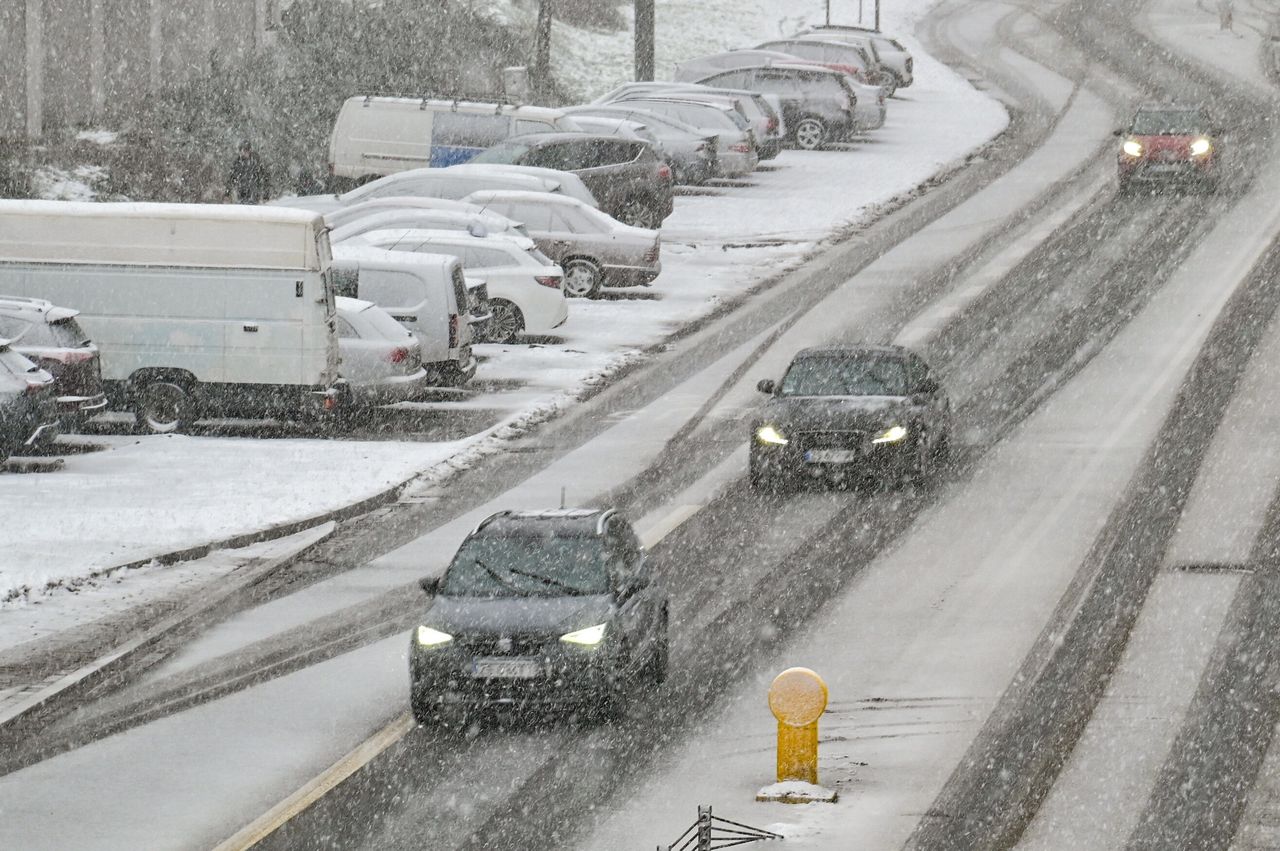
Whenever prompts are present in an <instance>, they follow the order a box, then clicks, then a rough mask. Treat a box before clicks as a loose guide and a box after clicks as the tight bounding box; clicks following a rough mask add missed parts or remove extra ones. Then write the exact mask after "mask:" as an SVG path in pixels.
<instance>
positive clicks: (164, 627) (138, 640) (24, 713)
mask: <svg viewBox="0 0 1280 851" xmlns="http://www.w3.org/2000/svg"><path fill="white" fill-rule="evenodd" d="M396 490H398V488H397V489H396ZM379 496H382V495H379ZM377 498H379V497H374V498H373V499H377ZM350 509H351V507H350V506H349V507H348V508H347V509H341V510H339V511H335V512H328V513H327V514H330V515H337V514H340V513H341V512H342V511H345V510H350ZM326 523H329V524H331V528H329V529H328V530H326V531H325V532H324V533H323V534H322V535H321V536H320V537H318V538H316V539H315V540H313V541H311V542H309V543H307V544H306V545H305V546H303V547H302V548H301V549H298V550H295V551H293V552H290V553H287V554H284V555H280V556H277V557H275V558H271V559H268V560H267V561H266V562H265V563H263V564H259V565H256V566H255V567H253V568H251V569H250V570H248V571H246V572H245V573H244V574H243V575H241V576H239V577H236V579H235V580H234V581H233V582H231V583H229V584H228V585H227V586H226V587H224V588H222V589H220V591H219V592H218V593H217V594H215V595H212V596H209V597H205V598H203V599H201V600H199V601H198V602H196V603H193V604H191V605H188V606H186V607H184V608H183V609H182V610H181V611H179V612H178V613H176V614H174V615H170V616H169V617H167V618H164V619H163V620H161V621H160V622H158V623H156V624H155V625H154V626H152V627H151V628H149V629H147V630H146V631H145V632H144V633H143V634H142V635H140V636H137V637H135V638H132V639H130V640H128V641H126V642H125V643H123V644H121V645H118V646H117V647H115V648H113V649H112V650H111V651H109V652H107V653H105V654H103V655H102V656H99V657H98V658H97V659H95V660H93V661H92V662H90V663H88V664H87V665H83V666H81V667H80V668H78V669H76V670H74V671H72V672H71V673H69V674H67V675H65V676H63V677H60V678H59V679H57V680H55V681H54V682H52V683H50V684H48V685H47V686H45V687H44V688H42V689H40V690H38V691H37V692H35V693H34V694H32V695H30V696H29V697H27V698H26V699H24V700H21V701H19V702H17V703H16V704H14V705H12V706H10V707H7V708H5V709H4V710H0V741H3V740H5V739H10V738H16V737H17V736H20V735H21V734H22V733H23V732H24V728H26V727H28V726H33V725H35V724H38V723H40V722H41V721H42V720H45V716H46V715H47V714H48V713H49V711H50V710H51V708H52V707H56V705H57V704H58V703H59V702H66V701H71V702H74V701H76V700H78V699H79V698H80V697H81V696H83V695H85V694H86V693H88V692H90V691H91V690H92V689H94V688H95V687H97V686H98V685H99V684H100V683H102V682H103V681H104V680H106V679H107V678H109V677H111V676H113V675H117V674H119V673H120V672H121V670H122V669H123V668H125V667H126V666H127V665H130V664H133V663H134V662H135V661H139V662H145V661H146V660H145V659H143V658H142V657H143V655H144V654H147V653H151V654H152V655H153V656H155V657H156V658H154V659H153V660H151V661H152V662H153V663H154V662H158V661H160V660H161V658H163V656H164V655H165V654H164V650H163V647H162V645H163V643H164V642H165V640H166V639H169V638H172V637H175V636H178V635H181V634H183V633H184V632H185V631H186V628H187V627H189V626H190V625H191V624H192V623H194V622H196V621H197V620H198V619H199V618H201V617H202V616H204V615H208V614H209V613H211V612H213V611H214V610H216V609H217V608H218V607H219V606H221V605H223V604H224V603H226V602H227V601H229V600H231V599H234V598H235V597H236V596H237V595H239V594H240V593H242V592H243V591H245V590H246V589H248V588H250V587H252V586H253V585H255V584H257V583H258V582H261V581H262V580H263V579H266V578H267V577H268V576H270V575H271V574H272V573H274V572H275V571H276V570H279V569H280V568H281V567H285V566H287V565H289V564H291V563H293V562H294V561H296V560H297V559H299V558H301V557H303V556H304V555H305V554H306V553H307V552H309V551H310V550H311V549H312V548H314V547H315V546H316V545H318V544H320V543H322V542H324V541H326V540H328V539H329V538H330V537H332V536H333V534H334V533H335V532H336V531H337V522H336V518H334V519H323V518H322V519H320V520H318V521H317V520H312V521H297V522H293V523H287V524H279V525H278V526H277V527H273V528H272V529H269V530H264V531H262V532H259V533H254V534H258V535H262V536H263V537H261V538H257V539H254V540H244V543H240V544H210V545H207V546H206V547H194V548H190V549H189V550H186V551H183V552H196V551H197V550H203V552H200V553H198V554H196V555H190V556H186V558H188V559H190V558H199V557H201V556H202V555H204V554H207V553H208V552H209V551H210V550H212V549H229V548H230V549H234V548H236V547H242V546H248V545H249V544H252V543H261V542H263V541H268V540H275V539H278V538H284V537H288V536H289V535H292V534H297V533H299V532H302V531H306V530H308V529H315V528H318V527H320V526H323V525H325V524H326ZM284 530H287V531H284ZM253 537H254V535H253V534H249V535H241V536H238V537H237V538H232V539H228V540H231V541H235V540H242V539H251V538H253ZM177 560H181V559H175V561H177ZM151 561H153V559H147V560H145V561H143V562H141V563H140V564H137V565H133V566H141V565H146V564H150V563H151ZM166 563H171V562H166ZM129 566H130V565H121V566H120V567H118V568H114V570H119V569H124V568H125V567H129Z"/></svg>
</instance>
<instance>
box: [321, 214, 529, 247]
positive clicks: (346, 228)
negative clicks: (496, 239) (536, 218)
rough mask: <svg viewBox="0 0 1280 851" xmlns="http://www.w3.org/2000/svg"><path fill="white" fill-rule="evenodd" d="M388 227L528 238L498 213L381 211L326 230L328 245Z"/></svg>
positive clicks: (516, 223)
mask: <svg viewBox="0 0 1280 851" xmlns="http://www.w3.org/2000/svg"><path fill="white" fill-rule="evenodd" d="M390 228H417V229H419V230H465V231H468V232H474V231H476V230H480V231H483V232H485V233H506V234H510V235H511V236H529V232H528V231H527V230H525V228H524V226H523V225H521V224H520V223H519V222H513V221H511V220H510V219H508V218H507V217H505V216H500V215H498V214H497V213H492V212H489V213H454V212H450V211H447V210H415V209H404V210H383V211H382V212H379V213H371V214H370V215H367V216H361V217H360V218H358V219H355V220H354V221H350V222H347V223H346V224H345V225H343V226H342V227H339V228H334V229H333V230H331V231H329V242H331V243H332V242H343V241H344V240H348V239H351V238H352V237H356V236H360V235H361V234H365V233H369V232H370V231H375V230H388V229H390Z"/></svg>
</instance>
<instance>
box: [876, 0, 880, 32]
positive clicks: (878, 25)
mask: <svg viewBox="0 0 1280 851" xmlns="http://www.w3.org/2000/svg"><path fill="white" fill-rule="evenodd" d="M876 32H880V0H876Z"/></svg>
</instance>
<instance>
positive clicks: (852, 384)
mask: <svg viewBox="0 0 1280 851" xmlns="http://www.w3.org/2000/svg"><path fill="white" fill-rule="evenodd" d="M782 395H783V396H906V395H907V370H906V365H905V364H904V363H903V362H902V360H901V359H899V358H893V357H884V356H877V355H866V356H861V357H856V356H855V357H809V358H800V359H799V360H797V361H795V362H794V363H792V364H791V367H790V368H789V369H788V370H787V374H786V375H785V376H783V379H782Z"/></svg>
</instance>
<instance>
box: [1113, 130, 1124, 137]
mask: <svg viewBox="0 0 1280 851" xmlns="http://www.w3.org/2000/svg"><path fill="white" fill-rule="evenodd" d="M1111 135H1112V136H1123V135H1124V131H1123V130H1112V131H1111Z"/></svg>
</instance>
